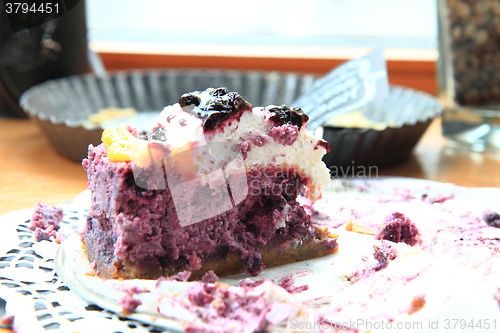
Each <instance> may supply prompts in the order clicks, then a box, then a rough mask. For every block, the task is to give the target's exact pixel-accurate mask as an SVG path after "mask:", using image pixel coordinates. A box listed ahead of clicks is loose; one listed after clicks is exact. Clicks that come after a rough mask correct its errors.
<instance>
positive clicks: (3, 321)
mask: <svg viewBox="0 0 500 333" xmlns="http://www.w3.org/2000/svg"><path fill="white" fill-rule="evenodd" d="M12 324H14V316H9V315H5V316H3V317H1V318H0V325H2V326H5V327H12Z"/></svg>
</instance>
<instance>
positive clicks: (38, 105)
mask: <svg viewBox="0 0 500 333" xmlns="http://www.w3.org/2000/svg"><path fill="white" fill-rule="evenodd" d="M315 78H316V77H315V76H314V75H308V74H296V73H279V72H264V71H251V72H244V71H235V70H201V69H200V70H144V71H138V70H134V71H120V72H115V73H111V74H109V75H108V76H106V77H104V78H98V77H95V76H93V75H90V74H87V75H78V76H71V77H66V78H62V79H57V80H53V81H48V82H44V83H42V84H39V85H37V86H35V87H33V88H30V89H29V90H28V91H26V92H25V93H24V94H23V95H22V96H21V99H20V105H21V107H22V108H23V109H24V111H25V112H26V113H27V114H29V115H30V116H31V117H32V118H33V119H34V120H35V121H36V122H38V124H39V125H40V127H41V128H42V130H43V132H44V133H45V134H46V136H47V138H48V139H49V141H50V143H51V144H52V145H53V146H54V148H55V149H56V150H57V151H58V152H59V153H60V154H62V155H64V156H66V157H68V158H70V159H72V160H74V161H78V162H80V161H81V160H82V158H84V157H86V156H87V147H88V145H89V144H90V143H92V144H94V145H97V144H99V143H100V142H101V134H102V129H96V130H87V129H86V128H84V127H83V126H82V125H83V124H84V123H85V122H86V121H87V120H88V117H89V116H90V115H91V114H93V113H97V112H98V111H99V110H102V109H105V108H108V107H116V108H128V107H133V108H135V109H136V110H137V111H138V112H158V113H159V112H160V111H161V110H162V109H163V107H164V106H166V105H170V104H173V103H176V102H177V101H178V100H179V97H180V96H181V95H182V94H183V93H185V92H189V91H194V90H205V89H206V88H208V87H226V88H228V89H229V90H230V91H238V92H239V93H240V94H241V95H242V96H243V97H244V98H245V99H246V100H247V101H249V102H251V103H252V104H253V105H256V106H260V105H270V104H276V105H281V104H290V103H291V102H292V101H294V100H295V99H296V98H297V97H298V96H299V95H300V94H302V93H303V92H304V91H306V90H307V89H308V88H309V87H310V86H311V85H312V83H313V82H314V80H315Z"/></svg>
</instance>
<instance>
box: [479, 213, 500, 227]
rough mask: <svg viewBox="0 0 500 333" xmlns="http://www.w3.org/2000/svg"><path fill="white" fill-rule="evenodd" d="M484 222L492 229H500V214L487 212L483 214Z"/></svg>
mask: <svg viewBox="0 0 500 333" xmlns="http://www.w3.org/2000/svg"><path fill="white" fill-rule="evenodd" d="M483 220H484V222H486V224H487V225H489V226H490V227H494V228H500V214H498V213H497V212H492V211H491V210H485V211H484V212H483Z"/></svg>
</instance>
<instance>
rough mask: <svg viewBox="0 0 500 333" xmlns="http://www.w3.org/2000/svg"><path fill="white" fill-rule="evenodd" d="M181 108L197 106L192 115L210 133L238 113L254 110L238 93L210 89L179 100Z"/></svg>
mask: <svg viewBox="0 0 500 333" xmlns="http://www.w3.org/2000/svg"><path fill="white" fill-rule="evenodd" d="M179 104H180V106H181V107H183V108H185V107H188V106H191V105H192V106H195V108H193V110H192V111H191V112H192V113H194V114H196V115H197V116H198V118H200V119H202V120H203V129H204V130H205V131H210V130H213V129H215V128H216V127H217V126H218V125H219V124H220V123H222V122H223V121H224V120H226V119H228V118H229V117H230V116H231V115H233V114H235V113H237V112H238V111H243V110H249V109H252V105H251V104H250V103H248V102H247V101H245V100H244V99H243V97H241V96H240V94H238V93H237V92H229V91H228V90H227V89H226V88H224V87H222V88H217V89H215V88H208V89H206V90H204V91H193V92H190V93H186V94H184V95H182V96H181V98H180V99H179Z"/></svg>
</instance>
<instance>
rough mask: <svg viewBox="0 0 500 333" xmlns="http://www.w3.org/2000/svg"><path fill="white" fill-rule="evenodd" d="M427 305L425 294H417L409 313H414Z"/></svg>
mask: <svg viewBox="0 0 500 333" xmlns="http://www.w3.org/2000/svg"><path fill="white" fill-rule="evenodd" d="M424 305H425V295H416V296H415V297H413V300H412V301H411V304H410V309H408V311H407V312H408V314H410V315H411V314H414V313H415V312H417V311H419V310H420V309H422V308H423V307H424Z"/></svg>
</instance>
